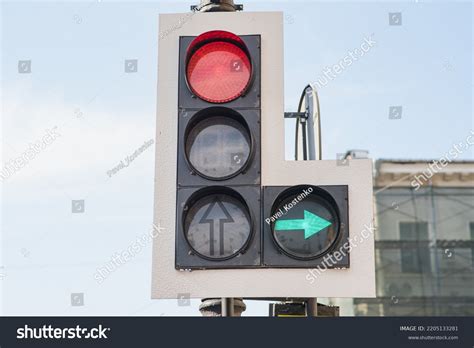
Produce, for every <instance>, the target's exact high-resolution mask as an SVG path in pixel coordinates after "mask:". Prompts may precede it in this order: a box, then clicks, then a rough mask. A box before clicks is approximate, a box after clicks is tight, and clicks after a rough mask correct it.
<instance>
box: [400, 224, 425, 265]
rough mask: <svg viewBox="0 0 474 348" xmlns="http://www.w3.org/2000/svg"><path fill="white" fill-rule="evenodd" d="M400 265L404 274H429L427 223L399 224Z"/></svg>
mask: <svg viewBox="0 0 474 348" xmlns="http://www.w3.org/2000/svg"><path fill="white" fill-rule="evenodd" d="M400 241H401V242H415V243H409V244H407V247H404V246H403V245H402V248H401V251H400V252H401V264H402V272H404V273H422V272H431V257H430V249H429V238H428V223H427V222H400Z"/></svg>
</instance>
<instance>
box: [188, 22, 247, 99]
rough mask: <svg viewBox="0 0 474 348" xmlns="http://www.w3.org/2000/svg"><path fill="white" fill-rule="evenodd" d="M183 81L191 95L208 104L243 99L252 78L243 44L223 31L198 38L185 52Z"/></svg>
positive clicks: (208, 33)
mask: <svg viewBox="0 0 474 348" xmlns="http://www.w3.org/2000/svg"><path fill="white" fill-rule="evenodd" d="M186 78H187V82H188V85H189V88H190V89H191V91H192V92H193V93H194V94H195V95H196V96H198V97H199V98H201V99H203V100H205V101H208V102H211V103H226V102H229V101H232V100H235V99H237V98H238V97H240V96H242V95H243V94H244V93H245V92H246V90H247V88H248V87H249V85H250V81H251V78H252V64H251V62H250V58H249V55H248V53H247V49H246V47H245V44H244V42H243V41H242V39H240V38H239V37H238V36H237V35H234V34H232V33H229V32H225V31H211V32H207V33H204V34H202V35H200V36H198V37H197V38H196V39H195V40H194V41H193V42H192V43H191V45H190V47H189V49H188V55H187V66H186Z"/></svg>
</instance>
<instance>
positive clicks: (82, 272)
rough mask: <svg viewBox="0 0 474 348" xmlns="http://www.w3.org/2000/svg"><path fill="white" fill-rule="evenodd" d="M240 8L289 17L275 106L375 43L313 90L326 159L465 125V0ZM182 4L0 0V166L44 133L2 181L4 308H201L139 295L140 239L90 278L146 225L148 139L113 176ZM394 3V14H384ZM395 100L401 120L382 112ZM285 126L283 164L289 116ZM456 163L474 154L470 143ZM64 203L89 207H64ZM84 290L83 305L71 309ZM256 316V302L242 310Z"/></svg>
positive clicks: (418, 144)
mask: <svg viewBox="0 0 474 348" xmlns="http://www.w3.org/2000/svg"><path fill="white" fill-rule="evenodd" d="M243 3H244V6H245V10H246V11H269V10H271V11H283V12H284V18H285V29H284V35H285V52H284V55H285V57H284V59H285V110H286V111H296V107H297V103H298V99H299V96H300V93H301V90H302V89H303V87H304V86H305V85H306V84H308V83H315V82H316V81H318V79H320V78H321V76H323V75H324V71H325V69H326V67H328V66H333V65H334V64H338V63H339V62H340V61H341V60H343V59H344V58H345V57H346V56H347V55H348V54H349V52H350V51H353V50H354V49H355V48H358V47H360V46H361V44H362V43H363V42H364V40H365V39H367V38H372V40H373V41H375V42H376V44H374V46H373V47H371V48H370V50H368V51H367V53H365V54H364V55H363V56H360V57H357V60H354V61H353V63H352V64H351V65H350V66H347V67H346V68H345V69H344V70H343V71H342V72H341V73H339V74H336V75H335V77H334V78H333V79H332V80H330V81H328V83H327V84H326V85H325V86H322V87H321V88H319V91H318V92H319V97H320V102H321V119H322V134H323V159H335V158H336V156H337V154H338V153H344V152H345V151H346V150H348V149H364V150H368V151H369V152H370V157H371V158H374V159H379V158H390V159H427V160H434V159H439V158H441V157H443V156H444V155H445V153H446V152H448V151H449V150H450V149H451V147H452V144H453V143H459V142H461V141H463V140H465V139H466V137H467V136H468V135H469V133H470V130H472V129H473V128H474V127H473V113H472V99H473V89H472V86H473V85H472V71H473V69H472V66H473V59H472V45H473V41H472V33H473V26H472V17H473V13H474V11H473V5H472V3H470V2H446V1H421V0H420V1H404V2H355V1H353V2H347V1H346V2H339V1H337V2H316V1H305V2H296V1H276V2H275V1H248V2H247V1H243ZM191 4H193V3H192V2H190V1H174V2H164V1H154V2H151V1H149V2H125V1H124V2H111V1H106V0H102V1H84V2H40V1H28V2H17V1H15V2H2V3H1V17H0V18H1V28H0V30H1V32H0V39H1V48H2V49H1V51H2V54H1V61H0V65H1V98H0V100H1V104H2V105H1V110H2V121H1V122H2V123H1V130H2V140H1V146H2V157H1V158H2V168H4V165H5V164H7V163H9V161H10V160H12V159H15V158H17V157H19V156H20V155H21V154H22V153H24V152H25V151H26V150H27V149H28V148H29V147H30V145H31V144H32V143H35V142H37V141H40V140H42V139H48V142H50V143H49V144H43V145H42V146H41V148H42V149H41V151H39V153H38V154H36V155H35V156H34V158H33V159H32V160H30V161H29V162H28V163H27V164H26V165H25V166H24V167H23V168H22V169H21V170H19V171H16V172H15V173H13V174H12V175H10V176H9V177H8V178H7V179H6V180H3V181H2V195H1V198H2V200H1V211H2V214H1V239H0V243H1V248H0V256H1V259H0V295H1V299H2V301H1V306H0V314H4V315H199V313H198V309H197V306H198V305H199V301H195V300H193V301H192V302H191V306H179V305H178V303H177V301H176V300H172V301H152V300H150V299H149V298H150V288H151V285H150V281H151V279H150V274H151V244H147V245H145V246H144V247H143V250H141V252H140V253H139V254H138V255H137V256H136V257H135V258H134V259H133V260H132V261H130V262H128V263H127V264H125V265H123V266H122V267H120V268H119V269H118V270H116V271H115V272H114V273H113V274H112V275H110V277H108V278H107V279H106V280H105V281H104V282H103V283H102V284H98V283H97V282H96V280H95V279H94V277H93V275H94V273H95V270H96V268H97V267H100V266H103V265H104V264H105V263H107V262H108V261H109V259H110V257H111V256H112V255H113V254H114V253H116V252H117V251H121V250H124V249H126V248H127V247H128V246H129V245H130V244H131V243H133V242H134V241H135V240H136V239H137V238H140V237H141V236H143V235H144V234H146V233H147V232H148V231H149V230H150V228H151V222H152V209H153V190H154V179H153V177H154V151H155V149H154V146H150V147H147V148H146V149H145V150H143V152H142V153H140V155H139V156H137V158H136V159H135V160H134V161H133V162H132V163H131V164H130V165H129V166H128V167H126V168H123V169H122V170H120V171H118V172H117V173H115V174H114V175H112V176H109V174H108V173H110V170H112V169H113V168H114V167H116V166H117V165H118V163H119V162H120V161H121V160H123V159H124V158H125V157H127V156H129V155H131V154H133V153H134V152H135V151H136V150H137V149H139V148H140V147H142V145H143V144H144V143H145V142H148V141H151V140H154V133H155V127H156V122H155V117H156V84H157V78H159V76H158V72H157V56H158V54H159V47H158V14H159V13H165V12H169V13H174V12H187V11H188V10H189V5H191ZM394 12H396V13H398V12H401V14H402V17H401V18H402V22H401V23H402V24H401V25H389V13H394ZM184 25H185V24H184ZM126 59H137V61H138V70H137V72H136V73H124V60H126ZM19 61H31V65H30V67H31V73H19ZM20 64H25V63H20ZM21 69H26V70H22V71H23V72H25V71H28V65H22V66H21ZM391 107H396V108H397V109H396V110H400V109H399V107H401V119H390V117H389V115H390V108H391ZM286 131H287V133H286V142H287V145H288V146H287V147H286V157H287V159H291V154H292V153H293V149H292V146H291V145H292V144H293V139H292V136H293V132H294V129H293V124H292V123H290V122H288V123H287V128H286ZM48 134H50V135H51V134H52V136H50V137H49V138H47V135H48ZM51 139H52V141H51ZM460 159H464V160H473V159H474V153H473V149H472V148H471V149H468V150H466V151H465V152H464V153H462V154H461V156H460ZM72 201H79V202H76V203H74V204H76V205H77V207H76V208H77V209H82V206H83V207H84V213H78V214H77V213H76V214H72V213H71V209H72V205H73V202H72ZM81 201H84V203H82V202H81ZM81 293H83V294H84V295H83V298H84V305H83V306H82V305H78V306H72V305H71V296H72V295H71V294H81ZM266 313H267V304H266V303H253V302H252V303H249V306H248V310H247V311H246V314H247V315H266Z"/></svg>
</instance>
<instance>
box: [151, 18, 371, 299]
mask: <svg viewBox="0 0 474 348" xmlns="http://www.w3.org/2000/svg"><path fill="white" fill-rule="evenodd" d="M182 18H183V14H179V13H177V14H161V15H160V18H159V21H160V24H159V32H160V33H162V34H163V35H160V41H159V54H158V92H157V97H158V103H157V119H156V120H157V121H156V126H157V129H156V168H155V173H156V178H155V196H154V201H155V207H154V224H155V226H157V227H158V228H159V230H158V233H156V236H155V238H154V241H153V270H152V297H153V298H156V299H174V298H177V297H179V296H180V295H185V296H189V297H191V298H221V297H244V298H272V297H276V298H288V297H291V298H309V297H371V296H374V295H375V269H374V238H373V234H370V233H368V234H367V233H366V234H367V235H364V233H365V232H364V230H365V226H369V227H370V226H371V225H370V224H371V223H372V220H373V205H372V197H373V190H372V189H373V185H372V162H371V161H370V160H368V159H361V160H353V161H352V160H351V161H348V163H347V164H346V165H341V163H339V162H340V161H336V160H317V161H285V119H284V114H285V112H284V111H285V110H284V93H283V92H284V83H283V82H284V79H283V77H284V76H283V75H284V74H283V67H284V64H283V36H284V35H283V23H284V16H283V14H282V13H280V12H245V11H243V12H212V13H199V12H197V13H194V14H192V17H189V20H188V21H187V22H186V23H182ZM185 18H188V17H185ZM165 34H166V35H165ZM298 111H300V110H298ZM291 143H293V141H291ZM349 208H350V209H349ZM272 218H273V220H272ZM354 241H355V243H354ZM350 242H352V243H350ZM348 243H349V244H348ZM347 245H351V247H352V248H351V249H350V252H349V250H347V248H346V247H347ZM341 247H342V250H341ZM340 251H344V253H341V252H340ZM327 258H329V259H330V260H332V261H331V262H330V263H329V264H327V265H325V266H323V268H326V266H327V268H329V269H328V270H327V271H325V272H324V274H323V272H322V271H319V270H318V267H319V266H322V265H323V263H324V260H325V259H327ZM187 271H190V272H187ZM356 282H357V284H358V286H357V287H353V286H348V284H353V283H356Z"/></svg>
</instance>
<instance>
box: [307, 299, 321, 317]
mask: <svg viewBox="0 0 474 348" xmlns="http://www.w3.org/2000/svg"><path fill="white" fill-rule="evenodd" d="M306 312H307V313H306V315H307V316H308V317H317V316H318V299H317V298H316V297H315V298H309V299H308V300H307V301H306Z"/></svg>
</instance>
